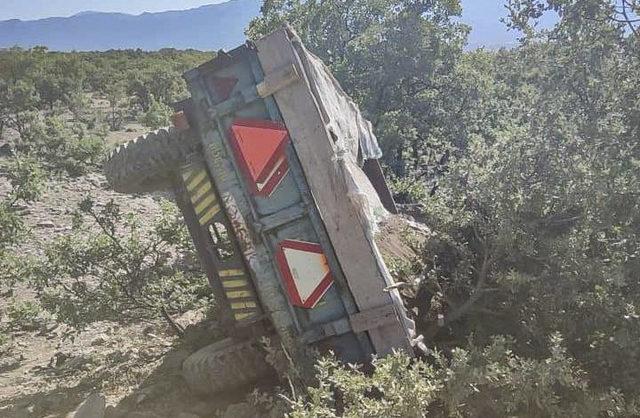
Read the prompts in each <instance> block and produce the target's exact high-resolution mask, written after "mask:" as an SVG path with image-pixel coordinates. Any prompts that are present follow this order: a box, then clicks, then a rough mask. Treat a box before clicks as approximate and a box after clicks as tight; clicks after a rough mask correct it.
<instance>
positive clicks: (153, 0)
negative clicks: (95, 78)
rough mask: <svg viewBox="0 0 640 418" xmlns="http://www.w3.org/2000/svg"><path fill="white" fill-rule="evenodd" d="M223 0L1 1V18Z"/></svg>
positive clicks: (155, 8)
mask: <svg viewBox="0 0 640 418" xmlns="http://www.w3.org/2000/svg"><path fill="white" fill-rule="evenodd" d="M222 1H223V0H183V1H179V0H0V5H1V6H0V20H8V19H22V20H32V19H41V18H45V17H52V16H71V15H74V14H76V13H78V12H83V11H87V10H91V11H99V12H122V13H131V14H140V13H143V12H159V11H163V10H182V9H190V8H193V7H198V6H202V5H204V4H212V3H221V2H222Z"/></svg>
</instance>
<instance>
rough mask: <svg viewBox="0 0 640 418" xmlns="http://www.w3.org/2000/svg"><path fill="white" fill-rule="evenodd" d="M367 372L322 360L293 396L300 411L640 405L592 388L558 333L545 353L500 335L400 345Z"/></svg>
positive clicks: (543, 412)
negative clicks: (427, 351) (455, 344)
mask: <svg viewBox="0 0 640 418" xmlns="http://www.w3.org/2000/svg"><path fill="white" fill-rule="evenodd" d="M373 366H374V369H373V371H372V372H371V373H370V374H369V373H365V372H363V371H362V370H360V369H359V368H357V367H355V366H345V365H341V364H340V363H339V362H338V361H336V360H335V359H333V358H325V359H323V360H321V361H319V362H318V364H317V370H318V374H317V378H318V381H319V383H318V385H317V386H315V387H311V388H308V395H306V396H300V397H299V398H297V399H294V400H290V398H289V396H291V394H283V395H282V398H283V399H286V400H288V403H289V407H290V408H291V409H290V411H289V413H288V416H290V417H294V418H303V417H343V416H344V417H398V418H405V417H507V416H518V417H566V416H570V417H578V416H579V417H593V418H596V417H601V416H609V417H628V416H633V415H634V414H638V413H639V412H640V410H639V409H638V408H637V405H636V404H635V403H634V402H627V401H625V399H624V397H623V396H622V395H621V394H620V393H617V392H615V391H606V392H597V391H594V390H592V389H590V387H589V384H588V381H587V380H586V379H585V374H584V372H583V371H582V370H580V368H579V367H578V366H577V365H576V363H575V361H574V360H573V359H571V358H570V357H568V356H567V354H566V350H565V349H564V348H563V346H562V340H561V338H560V337H559V336H558V335H554V336H553V337H552V338H551V344H550V346H549V351H548V354H547V356H545V357H543V358H540V359H527V358H524V357H521V356H518V355H516V354H514V353H513V351H512V344H511V343H510V342H509V341H508V340H507V339H505V338H503V337H495V338H494V339H493V340H492V342H491V343H490V344H489V345H488V346H486V347H484V348H480V347H477V346H476V345H474V344H473V343H471V344H469V346H468V348H465V349H462V348H458V349H455V350H454V351H453V352H452V353H451V354H450V356H448V357H445V356H444V355H443V354H441V353H437V352H434V353H432V355H431V356H430V361H429V362H426V361H423V360H415V361H412V360H411V359H409V357H407V356H406V355H404V354H401V353H395V354H393V355H390V356H387V357H385V358H382V359H375V360H374V362H373Z"/></svg>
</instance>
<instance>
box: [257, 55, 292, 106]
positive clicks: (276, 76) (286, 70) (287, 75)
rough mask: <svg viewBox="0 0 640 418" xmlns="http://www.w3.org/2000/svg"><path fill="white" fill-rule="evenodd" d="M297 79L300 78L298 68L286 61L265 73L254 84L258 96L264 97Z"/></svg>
mask: <svg viewBox="0 0 640 418" xmlns="http://www.w3.org/2000/svg"><path fill="white" fill-rule="evenodd" d="M298 80H300V74H298V70H296V67H295V66H294V65H293V64H291V63H287V64H285V65H283V66H281V67H280V68H278V69H276V70H275V71H273V72H272V73H268V74H266V75H265V77H264V80H262V82H261V83H260V84H258V85H257V86H256V90H257V91H258V96H260V97H262V98H265V97H267V96H271V95H272V94H274V93H275V92H277V91H278V90H282V89H283V88H285V87H287V86H288V85H289V84H292V83H294V82H296V81H298Z"/></svg>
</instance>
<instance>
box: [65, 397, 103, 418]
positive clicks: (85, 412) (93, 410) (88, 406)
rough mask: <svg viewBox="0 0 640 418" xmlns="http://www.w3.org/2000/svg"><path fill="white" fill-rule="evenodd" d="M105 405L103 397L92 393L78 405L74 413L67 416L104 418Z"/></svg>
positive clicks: (70, 417) (72, 417)
mask: <svg viewBox="0 0 640 418" xmlns="http://www.w3.org/2000/svg"><path fill="white" fill-rule="evenodd" d="M106 407H107V404H106V401H105V399H104V395H102V394H100V393H92V394H91V395H89V397H88V398H87V399H85V401H84V402H82V403H81V404H80V406H79V407H78V409H76V410H75V412H72V413H71V414H69V415H68V417H69V418H104V415H105V410H106Z"/></svg>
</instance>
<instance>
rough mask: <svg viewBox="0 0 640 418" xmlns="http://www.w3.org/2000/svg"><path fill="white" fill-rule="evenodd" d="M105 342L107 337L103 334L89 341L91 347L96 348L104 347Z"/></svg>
mask: <svg viewBox="0 0 640 418" xmlns="http://www.w3.org/2000/svg"><path fill="white" fill-rule="evenodd" d="M106 342H107V336H106V335H104V334H100V335H98V336H96V337H95V338H94V339H92V340H91V343H90V344H91V347H96V346H99V345H104V344H105V343H106Z"/></svg>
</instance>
